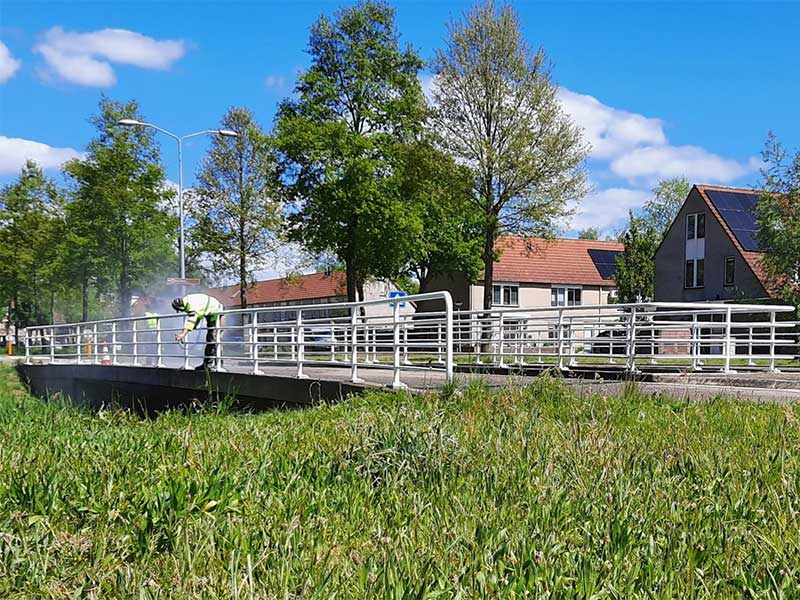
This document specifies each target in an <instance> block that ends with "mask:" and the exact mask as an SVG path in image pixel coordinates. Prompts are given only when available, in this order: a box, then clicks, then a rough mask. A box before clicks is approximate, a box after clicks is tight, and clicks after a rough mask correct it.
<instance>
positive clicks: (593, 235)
mask: <svg viewBox="0 0 800 600" xmlns="http://www.w3.org/2000/svg"><path fill="white" fill-rule="evenodd" d="M578 239H579V240H599V239H600V232H599V231H597V227H587V228H586V229H581V230H580V231H579V232H578Z"/></svg>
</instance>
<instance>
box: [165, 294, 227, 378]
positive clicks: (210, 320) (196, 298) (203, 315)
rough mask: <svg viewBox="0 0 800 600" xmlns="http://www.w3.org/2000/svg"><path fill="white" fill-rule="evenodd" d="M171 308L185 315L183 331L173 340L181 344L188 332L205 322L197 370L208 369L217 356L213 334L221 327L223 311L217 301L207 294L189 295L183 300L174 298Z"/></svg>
mask: <svg viewBox="0 0 800 600" xmlns="http://www.w3.org/2000/svg"><path fill="white" fill-rule="evenodd" d="M172 308H174V309H175V310H176V311H178V312H182V313H186V315H187V317H186V321H185V322H184V324H183V331H181V332H180V333H178V334H177V335H176V336H175V340H176V341H178V342H181V343H183V342H184V340H185V339H186V336H187V335H188V333H189V332H190V331H193V330H195V329H197V326H198V325H200V321H202V320H204V319H205V322H206V330H207V331H206V349H205V352H204V356H205V358H204V359H203V364H202V365H200V366H198V367H197V368H198V369H203V368H208V367H210V366H211V365H212V364H213V362H214V357H215V356H216V354H217V344H216V343H215V333H216V329H217V327H219V326H221V322H220V321H221V319H222V317H221V316H220V313H221V312H222V311H223V310H225V308H224V307H223V306H222V304H221V303H220V301H219V300H217V299H216V298H212V297H211V296H209V295H208V294H189V295H188V296H184V297H183V298H175V300H173V301H172Z"/></svg>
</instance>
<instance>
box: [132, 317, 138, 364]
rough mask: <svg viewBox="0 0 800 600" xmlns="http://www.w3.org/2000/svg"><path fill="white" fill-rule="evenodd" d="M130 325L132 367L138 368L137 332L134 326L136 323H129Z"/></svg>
mask: <svg viewBox="0 0 800 600" xmlns="http://www.w3.org/2000/svg"><path fill="white" fill-rule="evenodd" d="M130 323H131V330H132V331H133V366H134V367H138V366H139V337H138V334H139V332H138V331H137V329H136V324H137V323H138V321H130Z"/></svg>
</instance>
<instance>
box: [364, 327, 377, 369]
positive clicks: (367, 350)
mask: <svg viewBox="0 0 800 600" xmlns="http://www.w3.org/2000/svg"><path fill="white" fill-rule="evenodd" d="M376 328H377V324H375V325H373V329H372V345H370V331H369V329H370V325H369V321H368V320H366V321H365V323H364V362H365V363H366V364H371V363H372V357H373V356H374V354H372V348H373V346H374V343H375V331H376Z"/></svg>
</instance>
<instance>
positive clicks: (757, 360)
mask: <svg viewBox="0 0 800 600" xmlns="http://www.w3.org/2000/svg"><path fill="white" fill-rule="evenodd" d="M426 302H436V303H437V304H436V306H435V307H434V308H436V310H433V311H426V312H421V311H420V310H419V309H420V307H422V306H424V304H425V303H426ZM400 303H405V304H406V306H407V307H409V308H408V309H407V310H406V311H405V312H404V311H403V310H401V304H400ZM411 306H416V307H417V309H418V310H417V312H416V313H413V312H409V311H410V307H411ZM428 306H430V305H428ZM423 310H424V308H423ZM793 310H794V309H793V308H792V307H790V306H770V305H744V304H706V303H695V304H687V303H659V302H651V303H640V304H607V305H606V304H604V305H595V306H566V307H549V306H548V307H540V308H496V309H492V310H489V311H485V310H476V311H459V312H454V311H453V309H452V300H451V297H450V294H449V293H447V292H432V293H428V294H418V295H415V296H408V297H404V298H381V299H378V300H370V301H366V302H356V303H337V304H314V305H302V306H280V307H270V308H248V309H244V310H230V311H225V312H223V313H221V320H220V322H219V324H218V327H217V328H216V329H215V330H214V331H213V337H214V341H215V342H216V349H215V352H214V356H213V357H212V359H213V362H214V364H215V367H216V368H217V369H218V370H226V369H227V370H235V371H239V372H249V373H254V374H259V373H263V372H264V369H265V368H266V367H268V366H284V367H285V366H291V367H292V373H293V374H294V375H295V376H297V377H305V376H306V370H307V369H308V368H311V367H338V368H340V369H342V370H344V369H347V370H348V371H349V372H348V376H349V379H350V381H353V382H360V381H363V379H362V375H363V374H364V373H365V372H369V373H371V374H372V379H373V380H379V381H382V382H384V383H387V381H386V379H387V378H386V376H385V375H384V376H380V375H376V374H375V373H377V371H376V370H384V371H385V370H387V369H388V370H391V376H390V378H389V381H388V383H390V384H391V385H392V387H395V388H399V387H403V386H404V385H405V382H403V381H402V379H403V378H404V377H405V378H406V379H408V377H407V374H409V373H411V372H414V371H436V370H438V371H443V372H444V375H445V377H446V379H447V380H451V379H452V377H453V371H454V367H455V365H456V364H461V365H464V366H467V365H469V366H470V367H472V368H476V367H478V368H481V367H487V366H492V367H511V368H525V367H546V366H553V367H558V368H561V369H563V370H568V369H570V368H574V367H579V366H599V365H607V366H608V365H611V366H612V367H613V368H620V369H624V370H627V371H636V370H639V369H642V368H676V369H692V370H719V371H723V372H731V371H733V370H736V369H747V370H757V369H761V370H769V371H776V370H778V368H791V367H792V366H794V365H795V364H796V363H795V359H796V357H797V356H798V354H800V348H798V330H799V329H800V328H799V327H798V323H797V322H796V321H793V320H788V318H791V316H792V314H791V313H792V312H793ZM182 328H183V316H182V315H161V316H157V317H132V318H127V319H111V320H105V321H93V322H88V323H75V324H70V325H44V326H36V327H29V328H28V329H27V330H26V331H25V354H26V361H27V362H31V361H32V360H33V358H34V357H36V358H39V359H45V360H50V361H52V362H78V363H87V364H88V363H91V364H111V365H136V366H157V367H172V368H184V369H186V368H191V367H192V366H194V365H195V364H196V363H198V362H200V361H201V360H202V358H203V348H204V346H205V331H204V328H201V331H200V332H199V335H197V334H194V335H195V338H194V339H192V338H191V337H190V341H189V343H187V344H185V345H179V344H177V343H176V342H175V341H174V337H175V334H176V333H177V332H179V331H181V330H182ZM198 338H199V339H198ZM797 366H800V363H797ZM604 368H605V367H604ZM365 370H368V371H365Z"/></svg>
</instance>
